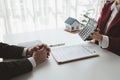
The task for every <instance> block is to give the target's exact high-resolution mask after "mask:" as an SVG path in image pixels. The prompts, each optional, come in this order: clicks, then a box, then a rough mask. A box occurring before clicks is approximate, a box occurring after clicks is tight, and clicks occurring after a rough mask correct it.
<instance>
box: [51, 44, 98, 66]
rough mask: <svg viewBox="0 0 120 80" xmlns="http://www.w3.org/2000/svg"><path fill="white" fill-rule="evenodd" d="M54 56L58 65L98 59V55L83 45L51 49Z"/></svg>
mask: <svg viewBox="0 0 120 80" xmlns="http://www.w3.org/2000/svg"><path fill="white" fill-rule="evenodd" d="M51 51H52V55H53V57H54V59H55V60H56V61H57V63H58V64H61V63H66V62H71V61H76V60H80V59H87V58H91V57H96V56H98V54H97V53H96V52H95V51H91V50H89V49H88V48H85V47H84V46H81V45H73V46H66V47H57V48H53V49H51Z"/></svg>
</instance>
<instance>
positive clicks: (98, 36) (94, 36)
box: [91, 28, 103, 42]
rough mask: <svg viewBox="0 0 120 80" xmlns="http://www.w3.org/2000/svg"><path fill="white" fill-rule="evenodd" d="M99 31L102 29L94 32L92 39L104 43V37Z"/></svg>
mask: <svg viewBox="0 0 120 80" xmlns="http://www.w3.org/2000/svg"><path fill="white" fill-rule="evenodd" d="M99 31H100V29H99V28H97V31H94V32H93V33H92V35H91V37H92V38H93V39H95V40H97V41H99V42H100V41H102V39H103V36H102V35H101V34H100V33H99Z"/></svg>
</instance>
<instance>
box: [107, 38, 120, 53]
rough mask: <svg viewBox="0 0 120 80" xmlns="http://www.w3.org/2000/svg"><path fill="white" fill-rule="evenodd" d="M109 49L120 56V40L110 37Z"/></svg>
mask: <svg viewBox="0 0 120 80" xmlns="http://www.w3.org/2000/svg"><path fill="white" fill-rule="evenodd" d="M108 49H109V50H110V51H112V52H114V53H116V54H118V55H120V38H113V37H109V47H108Z"/></svg>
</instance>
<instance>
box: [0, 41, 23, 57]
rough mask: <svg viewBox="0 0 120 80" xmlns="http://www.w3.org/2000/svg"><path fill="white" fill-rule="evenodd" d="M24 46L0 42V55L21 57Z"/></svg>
mask: <svg viewBox="0 0 120 80" xmlns="http://www.w3.org/2000/svg"><path fill="white" fill-rule="evenodd" d="M23 50H24V47H18V46H14V45H8V44H5V43H0V57H2V58H22V53H23Z"/></svg>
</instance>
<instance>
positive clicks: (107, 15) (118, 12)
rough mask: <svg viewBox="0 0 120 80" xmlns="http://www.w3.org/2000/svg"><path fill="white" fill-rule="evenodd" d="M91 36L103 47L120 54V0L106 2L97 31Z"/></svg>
mask: <svg viewBox="0 0 120 80" xmlns="http://www.w3.org/2000/svg"><path fill="white" fill-rule="evenodd" d="M91 37H92V39H93V40H92V41H93V42H98V44H99V45H100V46H101V47H102V48H106V49H108V50H110V51H112V52H114V53H116V54H117V55H120V0H115V1H113V2H106V4H105V5H104V7H103V9H102V12H101V15H100V17H99V19H98V28H97V31H94V32H93V33H92V35H91Z"/></svg>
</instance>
